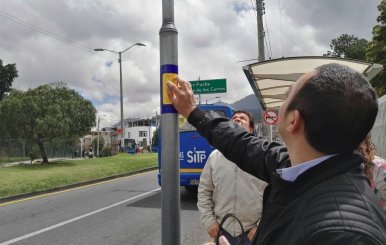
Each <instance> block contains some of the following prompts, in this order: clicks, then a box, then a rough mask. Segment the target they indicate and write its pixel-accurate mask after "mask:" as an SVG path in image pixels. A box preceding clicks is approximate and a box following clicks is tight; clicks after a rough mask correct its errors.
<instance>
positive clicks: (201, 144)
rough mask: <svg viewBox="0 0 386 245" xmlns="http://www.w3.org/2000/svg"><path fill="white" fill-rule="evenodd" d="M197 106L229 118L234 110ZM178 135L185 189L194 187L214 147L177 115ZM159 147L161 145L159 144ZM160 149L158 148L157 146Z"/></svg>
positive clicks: (181, 182) (181, 171)
mask: <svg viewBox="0 0 386 245" xmlns="http://www.w3.org/2000/svg"><path fill="white" fill-rule="evenodd" d="M199 108H200V109H202V110H205V111H209V112H210V113H214V114H217V115H218V116H221V117H228V118H230V117H231V116H232V115H233V112H234V110H233V109H232V108H231V107H229V106H226V105H199ZM178 121H179V122H178V124H179V137H180V186H185V188H186V189H188V190H191V189H196V188H197V186H198V184H199V182H200V175H201V172H202V169H203V168H204V166H205V163H206V160H207V159H208V157H209V155H210V153H212V151H213V150H214V148H213V147H212V146H211V145H209V143H208V142H207V141H206V139H205V138H203V137H202V136H201V135H200V134H199V133H198V132H197V131H196V128H194V127H193V126H192V125H191V124H190V123H188V122H187V120H186V119H185V118H184V117H182V116H181V115H180V116H179V119H178ZM159 147H161V146H159ZM159 149H160V148H159ZM160 152H161V151H160V150H159V151H158V170H159V172H158V183H159V184H160V185H161V156H160Z"/></svg>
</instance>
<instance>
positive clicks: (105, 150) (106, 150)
mask: <svg viewBox="0 0 386 245" xmlns="http://www.w3.org/2000/svg"><path fill="white" fill-rule="evenodd" d="M100 155H101V157H109V156H112V153H111V146H105V147H103V149H102V152H101V153H100Z"/></svg>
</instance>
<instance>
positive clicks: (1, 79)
mask: <svg viewBox="0 0 386 245" xmlns="http://www.w3.org/2000/svg"><path fill="white" fill-rule="evenodd" d="M17 77H18V74H17V69H16V64H8V65H6V66H3V61H2V60H1V59H0V101H1V100H3V99H4V97H5V95H6V93H8V92H10V91H11V87H12V83H13V80H15V78H17Z"/></svg>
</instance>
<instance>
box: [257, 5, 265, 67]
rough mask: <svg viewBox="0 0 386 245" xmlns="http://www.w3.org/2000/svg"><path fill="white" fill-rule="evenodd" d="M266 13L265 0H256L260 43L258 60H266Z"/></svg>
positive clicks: (258, 39)
mask: <svg viewBox="0 0 386 245" xmlns="http://www.w3.org/2000/svg"><path fill="white" fill-rule="evenodd" d="M264 13H265V7H264V0H256V14H257V15H256V16H257V41H258V45H259V56H258V61H259V62H261V61H264V60H265V52H264V36H265V33H264V26H263V14H264Z"/></svg>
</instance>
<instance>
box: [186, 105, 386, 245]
mask: <svg viewBox="0 0 386 245" xmlns="http://www.w3.org/2000/svg"><path fill="white" fill-rule="evenodd" d="M188 120H189V122H190V123H191V124H192V125H193V126H195V127H196V128H197V130H198V131H199V132H200V133H201V134H202V135H203V136H204V137H206V138H207V139H208V141H209V143H210V144H211V145H212V146H214V147H215V148H217V149H218V150H220V151H221V152H222V153H223V154H224V156H225V157H227V158H228V159H229V160H230V161H232V162H234V163H236V164H237V165H238V166H239V167H240V168H241V169H243V170H244V171H246V172H248V173H250V174H252V175H255V176H256V177H258V178H260V179H262V180H264V181H266V182H267V183H269V185H268V187H267V188H266V190H265V193H264V200H263V202H264V207H263V216H262V220H261V221H260V225H259V231H258V235H257V239H256V241H255V243H254V244H267V245H276V244H283V245H291V244H293V245H302V244H311V245H319V244H337V245H338V244H339V245H345V244H360V245H361V244H363V245H369V244H370V245H372V244H377V245H381V244H382V245H385V244H386V218H385V216H384V213H383V212H382V210H381V208H380V205H379V203H378V200H377V199H376V198H375V195H374V193H373V191H372V190H371V189H370V186H369V183H368V180H367V178H366V177H365V175H364V174H363V168H362V167H361V166H362V160H363V159H362V157H361V156H359V155H356V154H353V153H352V154H341V155H336V156H334V157H331V158H330V159H328V160H326V161H324V162H322V163H320V164H319V165H317V166H315V167H312V168H310V169H308V170H307V171H305V172H304V173H302V174H301V175H300V176H299V177H298V178H297V179H296V180H295V181H294V182H288V181H285V180H282V179H281V178H280V177H279V176H278V175H277V174H276V169H278V168H283V167H288V166H290V161H289V158H288V154H287V150H286V148H285V147H283V146H281V145H280V144H278V143H270V144H269V143H268V142H267V141H264V140H261V139H258V138H256V137H254V136H253V135H252V134H249V133H248V132H246V131H245V130H244V129H243V128H241V127H239V126H238V125H236V124H234V123H232V122H230V121H229V120H228V119H226V118H213V117H212V116H211V115H209V114H205V113H204V112H203V111H201V110H199V109H195V110H194V111H193V112H192V113H191V114H190V115H189V118H188Z"/></svg>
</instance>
